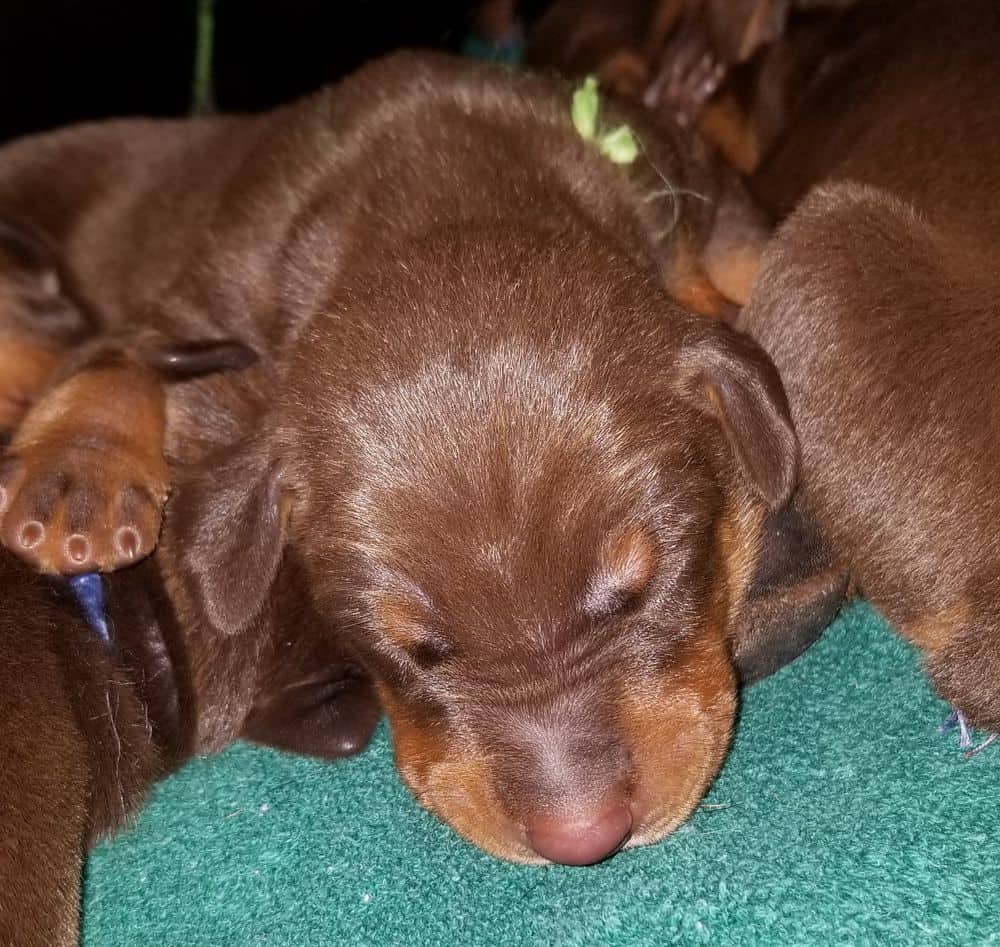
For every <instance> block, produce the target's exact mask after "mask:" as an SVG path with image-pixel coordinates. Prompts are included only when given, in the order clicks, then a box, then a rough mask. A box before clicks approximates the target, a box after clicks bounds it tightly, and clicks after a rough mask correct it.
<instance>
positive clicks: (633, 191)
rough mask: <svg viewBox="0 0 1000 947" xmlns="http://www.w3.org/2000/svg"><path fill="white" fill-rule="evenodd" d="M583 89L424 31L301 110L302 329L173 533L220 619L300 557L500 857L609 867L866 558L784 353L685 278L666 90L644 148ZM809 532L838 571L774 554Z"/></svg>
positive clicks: (284, 266) (703, 776)
mask: <svg viewBox="0 0 1000 947" xmlns="http://www.w3.org/2000/svg"><path fill="white" fill-rule="evenodd" d="M372 103H375V107H373V106H372ZM570 105H571V89H570V88H569V87H567V86H564V85H563V84H561V83H558V82H553V81H551V80H548V79H543V78H537V77H531V76H526V75H525V76H513V75H510V74H507V73H503V72H497V71H494V70H488V69H484V68H481V67H472V66H469V65H467V64H462V63H460V62H457V61H452V60H449V59H446V58H439V57H416V56H399V57H394V58H392V59H389V60H385V61H383V62H381V63H378V64H376V65H373V66H370V67H368V68H366V69H364V70H362V71H361V72H360V73H359V74H357V75H356V76H355V77H353V78H352V79H350V80H348V81H347V82H345V83H344V84H343V85H342V86H340V87H339V88H337V89H336V90H334V91H333V92H330V93H327V94H326V95H325V96H323V97H321V98H319V99H316V100H313V101H312V102H311V103H308V104H307V105H306V106H303V107H301V108H302V115H303V119H302V121H301V123H300V124H299V126H298V128H299V138H298V143H299V146H300V147H302V148H303V149H306V148H308V149H309V152H308V155H316V156H317V157H316V158H313V160H310V161H307V160H306V158H307V156H308V155H305V154H304V155H303V156H302V159H301V166H303V167H307V168H309V169H310V171H311V172H312V173H311V174H310V176H309V177H305V176H300V177H299V178H295V177H293V176H292V175H291V174H290V172H289V171H285V173H284V176H283V181H282V183H283V186H284V187H283V197H284V199H285V200H286V201H290V202H292V204H291V206H290V208H288V209H287V210H285V209H283V211H284V212H287V213H288V216H289V219H290V220H291V221H292V225H291V226H290V227H288V228H287V229H286V231H285V232H284V233H283V235H282V243H281V246H280V252H278V253H276V254H275V257H276V258H277V259H279V260H280V261H281V264H280V266H279V267H277V268H275V269H273V270H272V271H271V278H272V279H275V280H276V281H277V284H276V290H275V291H276V294H277V296H278V298H280V299H281V300H283V301H285V304H286V306H287V308H286V309H285V310H284V311H285V313H287V314H288V317H289V318H293V319H295V320H297V328H296V331H295V342H294V344H293V345H292V346H290V347H289V349H288V354H287V356H282V358H281V359H280V366H279V372H278V378H279V381H278V384H276V385H275V386H274V388H273V390H272V391H271V392H270V393H269V394H268V399H269V401H270V408H269V411H268V412H267V415H266V417H265V418H264V419H263V420H262V421H261V423H260V424H258V425H255V426H254V429H253V430H251V431H249V432H248V434H247V436H246V438H245V439H244V441H243V442H242V444H240V445H239V446H237V447H235V448H233V449H232V450H227V451H225V452H224V453H222V454H220V455H219V456H218V457H217V458H215V459H214V460H212V461H211V462H209V463H207V464H206V472H205V475H204V476H203V478H202V480H201V481H200V484H199V483H194V484H189V485H188V489H186V490H185V491H184V492H183V493H182V494H181V495H179V496H178V498H177V501H176V502H175V503H172V504H171V506H170V509H169V514H168V519H167V530H168V536H169V535H170V531H171V530H172V529H173V528H178V529H180V530H181V531H182V532H183V533H184V535H186V536H189V537H192V540H191V541H190V542H189V545H188V549H187V555H186V556H185V561H184V571H183V573H182V578H183V579H184V582H185V583H186V584H188V585H189V587H190V588H191V589H194V590H196V592H195V594H196V597H197V600H198V601H199V602H200V603H201V605H202V607H203V609H204V610H205V613H206V614H207V615H208V616H209V618H210V620H211V621H212V623H213V624H214V625H215V627H216V628H217V629H218V633H219V634H220V636H223V638H224V640H234V641H235V640H239V638H240V636H241V635H242V634H243V633H244V632H243V630H242V629H244V627H245V626H246V625H247V624H248V623H250V622H252V621H253V620H254V616H255V615H256V613H257V610H258V609H259V608H260V607H261V603H262V602H266V600H267V595H268V588H269V582H270V577H272V576H273V575H275V573H276V571H277V570H278V569H279V568H280V566H281V563H282V562H283V561H285V558H286V557H288V556H289V555H292V556H295V557H296V558H297V559H298V560H300V561H301V563H302V566H303V569H304V570H305V572H306V574H307V576H308V580H309V585H310V588H311V589H312V591H313V594H314V596H315V600H316V603H317V608H318V609H319V611H320V612H321V613H322V614H323V616H324V618H325V619H326V621H327V625H328V626H329V627H334V628H336V629H337V633H338V635H339V636H340V639H341V640H342V642H343V645H344V647H345V648H346V649H348V651H349V652H350V653H351V654H352V655H353V656H354V657H355V660H356V661H357V663H358V664H359V665H360V666H362V667H364V668H365V670H366V672H367V673H368V674H369V675H370V676H371V678H372V680H373V681H374V684H375V687H376V689H377V691H378V694H379V696H380V698H381V701H382V704H383V706H384V707H385V709H386V711H387V713H388V716H389V720H390V723H391V727H392V733H393V740H394V743H395V749H396V757H397V762H398V765H399V768H400V771H401V773H402V775H403V778H404V780H405V781H406V782H407V784H408V785H409V787H410V788H411V789H412V790H413V792H414V794H415V795H416V797H417V799H418V800H419V801H420V802H421V803H422V804H423V805H425V806H427V807H428V808H429V809H431V810H432V811H434V812H435V813H437V814H438V815H439V816H440V817H441V818H442V819H444V820H445V821H447V822H448V823H449V824H450V825H451V826H452V827H454V828H455V829H456V830H457V831H458V832H459V833H461V834H462V835H464V836H465V837H466V838H468V839H470V840H471V841H473V842H474V843H475V844H477V845H479V846H481V847H482V848H484V849H486V850H487V851H489V852H491V853H493V854H495V855H498V856H500V857H503V858H508V859H512V860H515V861H520V862H529V863H537V862H544V861H554V862H561V863H566V864H588V863H591V862H595V861H598V860H600V859H602V858H605V857H607V856H608V855H610V854H611V853H613V852H614V851H615V850H617V849H618V848H619V847H621V846H625V845H629V846H631V845H639V844H645V843H649V842H653V841H655V840H657V839H659V838H661V837H662V836H663V835H665V834H666V833H667V832H669V831H671V830H672V829H673V828H675V827H676V826H677V825H678V824H679V823H680V822H681V821H683V819H684V818H685V817H686V816H687V815H688V814H689V813H690V811H691V810H692V808H693V807H694V806H695V805H696V803H697V801H698V799H699V798H700V797H701V795H702V793H703V792H704V791H705V788H706V786H707V785H708V783H709V782H710V781H711V779H712V778H713V776H714V774H715V773H716V771H717V769H718V767H719V764H720V762H721V760H722V757H723V755H724V753H725V751H726V748H727V745H728V742H729V736H730V732H731V729H732V725H733V720H734V714H735V708H736V685H737V678H738V676H739V674H740V672H741V671H742V672H745V673H746V675H747V676H748V677H753V676H756V675H759V674H763V673H767V672H768V671H770V670H772V669H773V667H774V666H775V664H777V663H780V662H781V661H783V660H786V659H788V658H790V657H792V656H794V654H795V653H797V652H798V651H799V650H801V648H802V647H804V646H805V644H806V643H807V642H808V641H809V640H811V638H812V637H814V636H815V634H816V633H818V631H819V630H820V628H822V626H823V624H824V623H825V622H826V621H827V620H829V618H830V617H831V615H832V613H833V612H834V611H835V610H836V608H837V606H838V604H839V601H840V595H841V594H842V591H843V587H842V585H841V584H839V578H838V577H833V579H832V580H831V578H830V577H829V576H827V575H826V574H825V568H826V566H827V565H828V563H826V561H825V560H824V558H823V554H822V550H820V549H818V548H817V547H816V544H815V543H814V542H812V541H811V539H810V538H809V537H807V536H805V534H804V533H803V532H802V531H800V530H798V529H796V528H795V522H796V516H795V512H794V510H791V509H789V508H788V506H787V502H788V498H789V496H790V494H791V492H792V490H793V488H794V484H795V478H796V462H797V461H796V458H797V448H796V441H795V435H794V432H793V430H792V427H791V425H790V423H789V421H788V416H787V413H786V408H785V402H784V396H783V394H782V390H781V385H780V382H779V380H778V377H777V375H776V374H775V372H774V370H773V369H772V367H771V365H770V364H769V363H768V361H767V359H766V358H765V357H764V356H763V355H762V354H761V353H760V351H759V350H757V349H756V347H755V346H753V345H752V344H751V343H749V342H748V341H747V340H746V339H745V338H742V337H740V336H739V335H737V334H735V333H734V332H732V331H731V330H729V329H728V328H726V327H725V326H724V325H722V324H721V323H719V322H717V321H712V320H709V319H706V318H704V317H703V316H699V315H695V314H692V313H690V312H688V311H686V310H684V309H682V308H681V307H680V306H678V305H677V304H676V303H675V302H674V301H672V299H671V297H670V292H669V290H670V285H671V284H670V273H671V270H670V267H669V265H667V266H665V261H669V259H670V256H671V253H675V252H676V247H674V246H673V245H674V241H675V240H677V239H678V238H680V237H681V236H682V234H683V231H680V230H678V229H677V228H676V227H675V226H673V225H672V224H671V220H672V219H673V215H674V214H675V213H676V210H675V208H674V207H672V206H671V205H670V204H669V203H668V204H667V205H664V204H661V203H659V202H658V201H657V199H656V198H655V197H654V196H653V195H655V194H656V193H658V192H659V191H660V190H661V189H662V185H663V178H666V179H667V180H668V181H671V182H675V183H674V184H673V186H674V187H686V186H687V184H686V183H684V178H683V175H684V174H685V173H686V172H685V170H684V167H683V165H681V164H679V161H680V160H681V156H682V154H683V152H681V151H679V148H680V147H681V145H680V144H679V143H677V142H675V141H671V140H670V139H668V138H665V137H664V136H662V135H657V134H655V133H654V132H652V130H650V129H648V128H647V127H646V126H644V125H643V124H642V123H641V120H636V121H635V127H636V132H637V134H638V136H639V137H640V139H641V140H642V142H643V153H642V156H641V157H640V158H637V160H636V161H635V163H634V164H626V165H616V164H614V163H612V162H611V161H609V160H608V159H607V158H606V157H605V156H604V155H603V154H602V153H601V152H600V151H599V149H598V147H597V146H596V145H595V143H594V142H592V141H588V140H584V139H583V138H582V137H581V135H580V134H579V133H578V132H577V130H576V129H575V128H574V125H573V123H572V121H571V118H570ZM625 115H626V113H624V112H621V113H616V110H613V111H611V113H610V114H609V115H608V116H607V117H606V118H605V117H603V116H602V120H606V121H607V123H608V127H615V126H617V125H618V124H620V123H621V122H622V121H623V119H624V118H625ZM307 119H308V120H307ZM330 122H333V123H334V124H333V127H332V128H331V127H330V124H329V123H330ZM679 141H682V139H680V140H679ZM314 142H315V146H314ZM333 143H335V144H333ZM319 145H321V146H322V154H323V155H324V159H323V160H324V162H325V164H324V169H325V170H324V173H322V174H318V173H315V171H314V168H315V164H314V162H315V160H318V154H319V153H320V149H319V147H317V146H319ZM672 247H673V249H672ZM796 544H797V547H798V548H797V549H796V552H795V554H794V555H792V556H789V557H786V558H794V559H796V560H798V562H799V563H800V568H801V569H802V573H803V574H802V578H803V580H806V584H807V585H809V583H810V582H811V583H812V584H811V585H809V593H810V594H809V595H808V596H799V597H796V594H795V591H794V590H789V589H788V588H787V587H783V588H779V589H776V587H775V586H774V584H773V583H771V582H770V580H769V578H768V576H767V574H766V573H767V572H768V569H769V568H770V566H771V564H772V562H777V561H778V558H779V557H780V555H781V553H782V550H785V551H787V550H788V549H790V548H791V547H793V546H795V545H796ZM762 545H766V546H767V547H768V548H769V549H770V550H771V551H772V552H773V555H774V559H773V560H772V559H769V560H768V561H767V562H766V563H764V564H763V566H762V567H759V564H758V558H759V550H760V549H761V547H762ZM806 563H808V566H806V565H805V564H806ZM751 590H754V591H760V592H761V593H765V592H767V593H771V597H770V598H769V599H767V601H768V603H769V604H774V603H778V604H779V605H780V604H781V603H784V607H783V608H777V609H776V611H774V612H771V611H767V610H766V609H765V610H764V611H762V612H755V606H756V605H757V604H758V603H757V602H756V601H755V600H754V599H753V596H752V595H751ZM786 593H787V594H786ZM762 600H763V599H762ZM765 612H766V616H767V617H766V619H761V618H760V617H759V616H760V615H761V614H764V613H765ZM755 616H756V617H755ZM776 655H778V656H779V657H778V658H777V659H775V656H776Z"/></svg>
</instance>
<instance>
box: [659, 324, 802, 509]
mask: <svg viewBox="0 0 1000 947" xmlns="http://www.w3.org/2000/svg"><path fill="white" fill-rule="evenodd" d="M679 367H680V381H681V385H682V388H683V391H684V394H685V396H686V397H687V399H688V400H689V401H690V402H691V403H693V404H694V406H695V407H696V408H698V409H699V410H701V411H704V412H707V413H709V414H711V415H712V416H713V417H714V418H715V419H716V421H717V422H718V423H719V426H720V427H721V428H722V431H723V433H724V434H725V435H726V440H727V441H728V442H729V447H730V449H731V450H732V452H733V457H734V458H735V460H736V464H737V466H738V467H739V469H740V472H741V473H742V474H743V477H744V478H745V479H746V481H747V482H748V483H749V485H750V486H751V488H752V489H753V490H754V492H755V493H756V494H757V495H758V496H759V497H760V498H761V499H762V500H763V501H764V502H765V503H766V504H767V506H768V508H769V509H772V510H775V509H778V508H780V507H782V506H784V505H785V503H787V502H788V499H789V498H790V497H791V495H792V491H793V490H794V489H795V480H796V477H797V475H798V456H799V445H798V439H797V438H796V436H795V429H794V428H793V427H792V420H791V417H790V415H789V412H788V401H787V400H786V398H785V391H784V388H783V387H782V385H781V380H780V378H779V377H778V372H777V369H775V367H774V365H772V364H771V360H770V359H769V358H768V357H767V356H766V355H765V354H764V352H763V351H762V350H761V349H760V348H759V347H758V346H757V345H756V344H755V343H754V342H753V341H751V340H750V339H749V338H747V337H746V336H744V335H740V334H739V333H737V332H735V331H734V330H731V329H729V328H727V327H726V326H723V325H719V324H715V325H712V326H711V327H710V330H709V332H708V333H707V334H706V335H705V336H703V337H702V338H701V339H699V340H698V341H697V342H694V343H692V344H689V345H686V346H685V347H684V348H683V349H682V350H681V353H680V356H679Z"/></svg>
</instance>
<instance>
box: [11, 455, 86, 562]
mask: <svg viewBox="0 0 1000 947" xmlns="http://www.w3.org/2000/svg"><path fill="white" fill-rule="evenodd" d="M69 488H70V481H69V479H68V478H67V477H66V476H64V475H63V474H61V473H47V474H44V475H42V476H40V477H31V476H28V474H27V472H22V473H20V474H18V475H16V476H15V478H14V479H13V480H12V481H8V486H7V487H6V488H5V493H6V509H5V512H4V516H3V523H2V525H0V540H2V542H3V544H4V545H5V546H6V547H7V548H8V549H9V550H10V551H11V552H12V553H14V554H15V555H16V556H18V557H19V558H21V559H23V560H24V561H25V562H27V563H28V564H29V565H32V566H34V567H35V568H36V569H38V570H39V571H41V572H60V571H61V564H62V561H63V559H64V557H65V551H64V549H63V548H62V547H63V544H64V539H65V537H64V536H63V535H62V534H61V532H60V530H59V527H58V522H59V519H60V516H59V513H60V510H61V507H62V504H63V501H64V498H65V496H66V494H67V492H68V490H69Z"/></svg>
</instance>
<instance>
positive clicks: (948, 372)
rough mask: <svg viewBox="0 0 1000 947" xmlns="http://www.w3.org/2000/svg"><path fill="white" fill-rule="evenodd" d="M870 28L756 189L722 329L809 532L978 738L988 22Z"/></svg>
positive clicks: (981, 6)
mask: <svg viewBox="0 0 1000 947" xmlns="http://www.w3.org/2000/svg"><path fill="white" fill-rule="evenodd" d="M873 12H877V13H878V14H879V15H878V17H873V18H872V23H871V28H870V29H869V30H868V31H866V32H865V33H863V34H859V36H858V47H857V55H856V56H855V57H854V58H853V60H852V61H851V62H850V64H849V66H848V67H845V68H844V69H843V70H842V71H840V72H833V73H831V74H830V75H828V76H827V77H826V80H825V82H824V83H823V84H822V85H820V86H818V87H817V88H816V89H815V91H814V93H813V95H812V96H811V99H810V101H809V102H808V105H807V107H804V108H803V110H802V113H801V117H800V120H799V121H798V122H797V124H796V125H795V126H794V127H793V128H792V129H791V131H790V133H789V134H788V136H787V138H786V139H785V140H784V141H783V143H782V145H781V146H780V147H779V148H778V149H777V150H776V152H775V153H774V155H773V156H772V158H771V160H770V161H769V163H768V164H767V165H766V166H765V167H764V168H763V169H762V174H761V177H760V179H759V181H758V184H759V188H760V192H761V193H762V194H763V195H765V196H767V197H768V198H769V199H770V200H771V201H772V202H773V205H774V206H775V208H776V209H778V210H784V209H786V208H790V207H792V206H795V204H796V201H800V202H799V203H798V205H797V206H796V208H795V210H794V212H793V213H792V214H791V216H790V217H789V219H788V221H787V222H786V223H785V225H784V227H783V228H782V230H781V231H780V233H779V236H778V237H777V239H776V241H775V243H774V244H773V246H772V248H771V249H770V250H769V252H768V255H767V258H766V266H765V270H764V272H763V274H762V277H761V281H760V285H759V288H758V291H757V293H756V294H755V296H754V298H753V300H752V302H751V304H750V306H749V307H748V308H747V309H746V310H745V311H744V318H743V320H742V325H743V326H745V327H746V328H747V329H748V330H749V331H750V332H752V333H753V334H754V335H755V336H756V337H757V338H758V339H759V340H760V341H761V342H762V343H763V344H764V346H765V347H766V348H767V349H768V351H769V352H770V353H771V355H772V357H773V358H774V360H775V362H776V363H777V365H778V367H779V369H780V370H781V372H782V376H783V378H784V381H785V385H786V387H787V390H788V393H789V399H790V402H791V405H792V413H793V417H794V419H795V422H796V425H797V428H798V432H799V435H800V437H801V440H802V463H803V478H802V479H803V482H802V499H803V502H804V503H805V504H806V506H807V508H808V512H809V513H810V514H812V515H813V516H815V518H816V519H817V521H818V523H819V525H820V526H821V527H822V529H823V530H825V532H826V533H827V534H828V536H829V537H830V538H831V539H832V540H833V542H834V544H835V546H836V549H837V552H838V554H839V556H840V557H841V560H842V562H843V563H844V565H845V566H846V567H847V568H848V569H849V570H850V572H851V575H852V576H853V578H854V580H855V582H856V583H857V585H858V586H859V588H860V590H861V592H862V593H864V594H865V595H866V596H868V597H869V598H870V599H871V601H872V602H873V603H874V604H875V605H876V606H877V607H878V608H879V609H880V610H881V611H882V612H883V613H884V614H885V615H886V616H887V617H888V618H889V620H890V621H891V622H892V623H893V624H894V625H895V626H896V627H897V628H898V629H899V630H900V631H901V632H902V633H903V634H904V635H905V636H906V637H907V638H908V639H909V640H911V641H912V642H914V643H915V644H916V645H917V646H918V647H920V648H921V649H922V650H923V651H924V653H925V655H926V663H927V668H928V670H929V672H930V674H931V677H932V678H933V680H934V683H935V685H936V687H937V689H938V690H939V692H940V693H941V694H942V696H944V697H945V698H946V699H947V700H949V701H950V702H952V704H954V706H955V707H956V708H957V709H958V710H959V711H961V712H962V713H963V714H964V715H965V716H966V717H967V718H968V719H969V720H970V721H971V722H972V723H974V724H975V725H977V726H980V727H984V728H988V729H991V730H994V731H995V730H997V729H1000V625H998V621H1000V590H998V587H997V574H998V572H1000V561H998V556H997V546H996V539H995V525H994V524H995V522H996V519H997V516H998V515H1000V505H998V500H997V491H996V489H995V484H996V482H997V479H998V477H1000V450H998V448H997V445H996V438H995V431H996V430H997V427H998V424H1000V389H998V383H997V368H996V366H997V360H998V357H1000V324H998V322H997V319H996V313H995V309H996V298H997V293H998V290H1000V282H998V278H997V276H996V270H995V262H996V260H995V257H996V254H995V251H994V249H993V240H994V238H996V237H998V236H1000V211H998V203H997V198H998V197H1000V137H998V136H997V134H996V129H997V128H998V127H1000V104H998V102H997V100H996V96H995V94H994V92H995V90H996V89H997V88H1000V60H998V59H997V56H996V49H997V44H998V43H1000V9H998V8H997V6H996V4H994V3H991V2H989V0H968V2H965V3H961V4H950V3H946V2H934V0H925V2H921V3H919V4H912V3H905V4H883V5H881V6H880V7H879V9H878V11H873ZM816 181H822V182H825V183H824V184H823V185H822V186H821V187H815V188H813V189H812V190H811V191H809V190H808V189H809V188H810V186H811V184H812V183H813V182H816ZM803 193H808V196H807V197H805V199H802V200H800V198H801V195H802V194H803Z"/></svg>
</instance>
